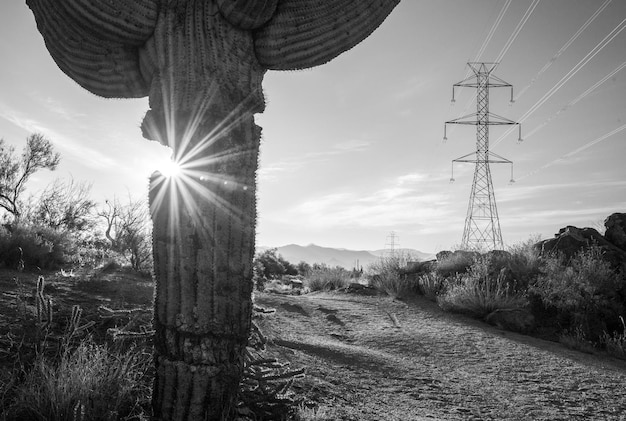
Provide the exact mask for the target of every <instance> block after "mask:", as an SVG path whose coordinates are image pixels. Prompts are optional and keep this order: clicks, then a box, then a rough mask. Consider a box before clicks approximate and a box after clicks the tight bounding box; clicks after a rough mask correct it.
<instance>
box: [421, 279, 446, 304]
mask: <svg viewBox="0 0 626 421" xmlns="http://www.w3.org/2000/svg"><path fill="white" fill-rule="evenodd" d="M447 285H448V282H447V281H446V278H444V277H443V276H441V275H440V274H438V273H436V272H431V273H427V274H426V275H422V276H420V277H419V278H417V288H418V291H419V292H420V293H421V294H422V295H423V296H424V297H426V298H428V299H429V300H430V301H435V302H436V301H437V297H439V296H440V295H441V294H444V293H445V292H446V288H447Z"/></svg>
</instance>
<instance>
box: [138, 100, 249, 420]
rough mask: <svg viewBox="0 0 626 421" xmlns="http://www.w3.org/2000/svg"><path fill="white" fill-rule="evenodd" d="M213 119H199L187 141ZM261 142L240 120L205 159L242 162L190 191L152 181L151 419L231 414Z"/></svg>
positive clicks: (245, 319) (244, 328) (245, 328)
mask: <svg viewBox="0 0 626 421" xmlns="http://www.w3.org/2000/svg"><path fill="white" fill-rule="evenodd" d="M219 118H220V117H219V114H217V113H211V112H209V113H208V114H207V115H205V116H204V118H203V120H202V122H201V123H200V126H199V129H198V130H197V134H196V135H195V136H194V137H195V138H198V139H201V138H202V137H203V136H204V135H206V133H207V132H208V131H210V130H211V129H212V127H214V121H216V119H219ZM258 141H259V131H258V129H257V127H256V126H255V125H254V123H253V122H252V121H250V119H245V120H244V121H242V122H240V123H239V124H238V125H237V127H235V128H232V129H231V130H229V133H228V134H227V135H225V136H223V137H222V138H221V139H219V140H218V141H216V142H214V144H213V145H211V146H210V147H209V148H208V149H207V150H206V153H207V156H223V155H224V154H229V155H230V154H231V152H232V148H233V144H237V145H240V146H241V147H240V148H239V149H240V150H242V152H241V153H237V154H236V155H235V157H234V158H233V159H232V161H231V162H224V161H222V160H219V161H220V162H218V163H216V164H203V165H202V167H201V168H196V170H200V171H201V172H202V173H206V174H207V176H200V177H199V178H198V179H197V180H196V181H197V185H195V186H194V187H193V188H191V189H185V188H184V187H183V188H182V189H181V188H180V186H177V185H176V183H175V182H168V181H165V180H163V179H161V178H160V177H158V176H156V177H153V179H152V180H151V193H150V202H151V207H152V209H153V221H154V231H153V245H154V262H155V279H156V288H155V314H154V327H155V330H156V336H155V341H154V343H155V357H156V358H155V360H156V377H155V381H154V392H153V409H154V415H155V417H156V418H157V419H162V420H199V419H211V420H213V419H215V420H221V419H229V413H230V411H232V409H233V407H234V404H235V401H234V399H235V398H236V395H237V389H238V385H239V380H240V379H241V375H242V370H243V352H244V350H245V347H246V345H247V339H248V333H249V328H250V314H251V293H252V281H251V278H252V258H253V254H254V226H255V193H254V192H255V176H254V174H255V169H256V163H257V152H258ZM208 160H209V161H212V159H211V158H209V159H208ZM200 178H201V179H200ZM227 180H236V181H227ZM157 204H158V205H157ZM155 205H157V206H155Z"/></svg>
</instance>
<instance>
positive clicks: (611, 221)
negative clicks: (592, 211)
mask: <svg viewBox="0 0 626 421" xmlns="http://www.w3.org/2000/svg"><path fill="white" fill-rule="evenodd" d="M604 226H605V227H606V232H605V233H604V238H606V240H607V241H609V242H610V243H611V244H613V245H614V246H616V247H618V248H620V249H622V250H624V251H626V213H614V214H612V215H611V216H609V217H608V218H606V219H605V220H604Z"/></svg>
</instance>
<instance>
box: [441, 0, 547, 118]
mask: <svg viewBox="0 0 626 421" xmlns="http://www.w3.org/2000/svg"><path fill="white" fill-rule="evenodd" d="M540 1H541V0H533V2H532V3H531V5H530V6H529V7H528V9H526V12H525V13H524V15H523V16H522V18H521V19H520V21H519V22H518V23H517V25H516V26H515V29H514V30H513V32H512V33H511V35H510V36H509V39H508V40H507V42H506V43H505V45H504V47H503V48H502V50H500V54H498V58H497V59H496V60H495V62H496V63H499V62H500V61H501V59H502V57H504V55H505V54H506V53H507V52H508V51H509V49H510V48H511V45H512V44H513V42H514V41H515V39H516V38H517V36H518V35H519V33H520V32H521V31H522V29H523V28H524V25H526V22H527V21H528V19H529V18H530V15H532V13H533V11H534V10H535V8H536V7H537V5H538V4H539V2H540ZM511 2H512V0H507V1H506V3H505V4H504V6H503V7H502V9H501V10H500V13H499V14H498V17H497V18H496V21H495V22H494V23H493V25H492V26H491V30H490V31H489V34H488V35H487V38H486V39H485V41H484V42H483V45H482V46H481V48H480V50H479V52H478V55H477V57H476V60H474V62H479V61H480V57H481V56H482V54H483V53H484V51H485V49H486V48H487V44H488V43H489V42H490V41H491V38H493V35H494V33H495V31H496V29H497V28H498V26H499V25H500V23H501V22H502V18H503V17H504V14H505V13H506V11H507V10H508V8H509V6H510V5H511ZM471 75H472V71H471V69H468V70H467V72H466V73H465V78H464V79H463V80H466V79H468V78H469V77H470V76H471ZM475 99H476V93H474V94H473V95H472V97H471V98H470V99H469V100H468V101H467V103H466V104H465V107H464V108H463V111H462V112H461V114H459V115H458V117H457V118H461V117H462V116H463V115H465V114H466V113H467V111H468V110H469V108H470V106H471V105H472V104H473V103H474V100H475ZM452 102H453V103H454V100H453V101H452Z"/></svg>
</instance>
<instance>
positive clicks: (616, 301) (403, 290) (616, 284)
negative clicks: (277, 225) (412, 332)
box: [258, 238, 626, 358]
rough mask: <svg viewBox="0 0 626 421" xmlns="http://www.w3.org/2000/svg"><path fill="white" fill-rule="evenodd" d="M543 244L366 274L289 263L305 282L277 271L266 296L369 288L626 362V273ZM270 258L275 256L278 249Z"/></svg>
mask: <svg viewBox="0 0 626 421" xmlns="http://www.w3.org/2000/svg"><path fill="white" fill-rule="evenodd" d="M538 243H539V239H538V238H530V239H529V240H528V241H526V242H524V243H520V244H516V245H514V246H512V247H510V248H509V250H508V251H492V252H486V253H478V252H472V251H463V250H458V251H455V252H442V253H440V254H439V255H438V258H437V260H436V261H432V262H412V263H411V256H407V255H402V254H396V255H391V256H386V257H382V258H381V259H380V260H379V261H377V262H375V263H373V264H372V265H370V267H368V268H367V270H366V271H364V272H363V271H354V270H353V271H348V270H346V269H344V268H340V267H336V268H331V267H328V266H325V265H319V264H314V265H312V266H304V264H303V263H300V264H299V265H297V266H296V265H291V264H289V263H288V262H287V264H286V265H284V266H286V267H291V268H293V269H294V271H293V272H292V274H293V273H295V276H296V277H297V278H298V279H300V280H301V282H296V283H294V282H293V277H294V275H291V276H285V275H284V272H275V273H272V274H269V275H270V278H271V279H272V281H271V283H270V285H271V287H270V288H269V289H268V290H269V291H271V292H276V293H282V294H302V293H307V292H312V291H345V292H352V291H354V292H357V291H361V292H362V291H363V290H364V289H367V291H369V293H371V291H372V290H375V291H377V292H378V293H380V294H385V295H389V296H391V297H393V298H394V299H398V300H410V299H412V298H415V297H418V296H423V297H425V298H426V299H428V300H431V301H434V302H436V303H437V304H438V306H439V307H440V308H441V309H443V310H445V311H449V312H454V313H460V314H465V315H468V316H470V317H474V318H477V319H480V320H484V321H486V322H488V323H490V324H493V325H496V326H499V327H501V328H504V329H507V330H512V331H517V332H522V333H527V334H532V335H536V336H539V337H543V338H546V339H550V340H558V341H560V342H561V343H562V344H563V345H565V346H567V347H571V348H574V349H578V350H581V351H585V352H596V351H605V352H608V353H610V354H611V355H614V356H616V357H618V358H624V356H625V355H626V350H625V349H624V345H625V344H626V340H625V339H624V338H625V335H626V326H625V325H624V322H623V320H624V314H626V279H625V277H626V274H625V272H624V266H623V265H622V266H621V267H620V266H619V265H618V266H617V267H616V266H615V265H614V264H612V263H611V262H609V261H607V260H606V259H605V256H604V253H605V252H604V251H603V249H602V248H601V247H599V246H598V245H593V244H592V245H590V246H589V247H586V248H581V249H580V250H579V251H577V252H576V253H574V254H573V255H572V256H571V257H569V258H567V257H566V256H565V255H564V254H563V253H559V252H554V253H544V254H542V253H541V250H540V248H539V247H538ZM272 253H273V255H275V256H276V251H275V250H273V251H272ZM266 257H267V255H266V254H262V255H260V256H259V257H258V258H262V259H265V258H266ZM277 258H278V259H281V257H280V255H277ZM283 260H284V259H283ZM298 267H306V270H303V271H298V269H297V268H298ZM265 275H268V273H265ZM294 285H295V286H296V288H294V287H293V286H294Z"/></svg>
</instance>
